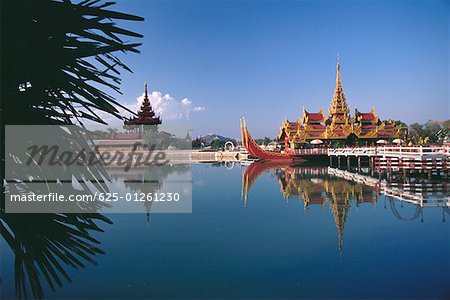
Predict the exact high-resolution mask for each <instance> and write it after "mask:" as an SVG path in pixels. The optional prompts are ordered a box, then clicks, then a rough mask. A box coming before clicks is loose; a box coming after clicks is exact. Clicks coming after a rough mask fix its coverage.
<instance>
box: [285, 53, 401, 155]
mask: <svg viewBox="0 0 450 300" xmlns="http://www.w3.org/2000/svg"><path fill="white" fill-rule="evenodd" d="M404 135H405V131H404V128H402V127H401V126H398V125H396V124H395V123H394V122H393V121H392V120H388V121H381V120H380V118H379V117H378V116H377V114H376V112H375V109H374V108H373V109H372V110H371V111H370V112H360V111H358V109H356V108H355V114H354V116H353V117H352V116H351V115H350V108H349V106H348V105H347V100H346V98H345V94H344V91H343V89H342V83H341V70H340V64H339V60H338V62H337V64H336V86H335V89H334V94H333V99H332V101H331V106H330V109H329V111H328V116H325V114H324V111H323V109H321V110H320V111H319V112H308V111H306V110H305V109H303V116H302V118H301V119H297V121H295V122H291V121H288V120H286V121H285V122H284V123H283V124H282V125H281V127H280V132H279V134H278V136H277V140H278V142H280V143H284V146H285V149H288V148H290V149H297V148H301V147H303V145H304V144H308V143H311V142H312V141H314V140H317V141H316V143H324V144H325V145H328V146H336V145H339V144H342V145H348V144H361V145H370V144H374V143H376V142H377V141H378V140H381V139H382V140H385V141H386V142H392V140H394V139H397V138H403V137H404ZM313 143H314V142H313Z"/></svg>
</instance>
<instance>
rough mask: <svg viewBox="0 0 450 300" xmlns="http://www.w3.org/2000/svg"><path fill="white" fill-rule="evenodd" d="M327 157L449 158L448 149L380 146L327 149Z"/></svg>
mask: <svg viewBox="0 0 450 300" xmlns="http://www.w3.org/2000/svg"><path fill="white" fill-rule="evenodd" d="M327 154H328V155H329V156H390V157H405V158H409V157H438V156H441V157H445V156H447V157H450V147H448V146H440V147H422V146H416V147H401V146H380V147H354V148H351V147H346V148H329V149H328V151H327Z"/></svg>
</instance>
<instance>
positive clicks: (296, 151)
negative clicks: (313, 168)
mask: <svg viewBox="0 0 450 300" xmlns="http://www.w3.org/2000/svg"><path fill="white" fill-rule="evenodd" d="M327 150H328V149H326V148H311V149H294V150H293V154H294V155H327V153H328V151H327Z"/></svg>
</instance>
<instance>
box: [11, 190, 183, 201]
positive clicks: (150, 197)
mask: <svg viewBox="0 0 450 300" xmlns="http://www.w3.org/2000/svg"><path fill="white" fill-rule="evenodd" d="M9 196H10V197H9V198H10V201H11V202H90V201H102V202H116V201H119V200H125V201H127V202H148V201H152V202H178V201H180V194H179V193H162V192H159V193H156V192H155V193H125V194H121V193H98V192H96V193H94V194H82V195H63V194H59V193H48V194H35V193H28V194H21V195H13V194H11V195H9Z"/></svg>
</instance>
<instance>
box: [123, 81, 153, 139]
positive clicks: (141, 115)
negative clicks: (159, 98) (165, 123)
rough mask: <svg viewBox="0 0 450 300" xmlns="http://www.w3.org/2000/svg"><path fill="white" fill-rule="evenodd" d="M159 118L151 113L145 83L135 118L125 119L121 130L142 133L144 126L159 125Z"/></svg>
mask: <svg viewBox="0 0 450 300" xmlns="http://www.w3.org/2000/svg"><path fill="white" fill-rule="evenodd" d="M161 123H162V122H161V118H160V117H159V116H156V114H155V112H154V111H153V108H152V105H151V103H150V99H149V98H148V92H147V83H145V93H144V101H143V102H142V105H141V108H140V109H139V111H138V113H137V116H136V117H133V118H129V119H125V121H124V126H123V128H124V129H126V130H127V131H128V132H142V131H143V130H144V129H143V128H144V125H154V126H156V125H159V124H161Z"/></svg>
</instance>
